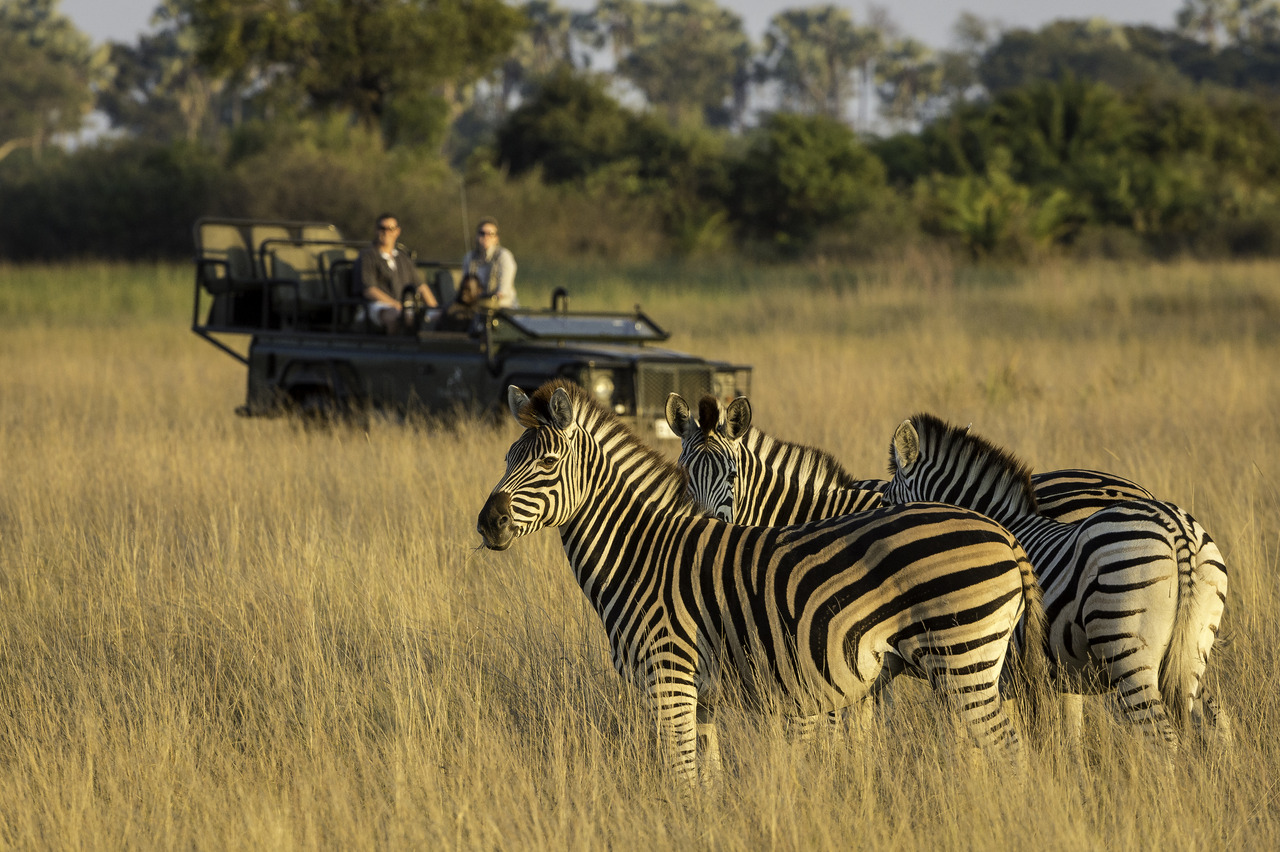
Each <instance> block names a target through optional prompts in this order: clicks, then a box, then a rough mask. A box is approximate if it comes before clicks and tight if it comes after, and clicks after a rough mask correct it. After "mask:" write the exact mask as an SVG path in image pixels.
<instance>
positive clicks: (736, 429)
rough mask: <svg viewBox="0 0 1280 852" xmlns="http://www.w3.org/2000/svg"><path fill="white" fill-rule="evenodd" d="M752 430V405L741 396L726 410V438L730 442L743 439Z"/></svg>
mask: <svg viewBox="0 0 1280 852" xmlns="http://www.w3.org/2000/svg"><path fill="white" fill-rule="evenodd" d="M750 428H751V403H750V402H748V401H747V398H746V397H745V396H740V397H738V398H737V399H735V400H734V401H733V402H731V403H729V406H728V407H727V408H725V410H724V436H725V437H726V438H728V439H729V440H730V441H736V440H738V439H739V438H741V437H742V436H743V435H744V434H746V431H747V430H748V429H750Z"/></svg>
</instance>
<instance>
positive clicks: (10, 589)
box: [0, 257, 1280, 852]
mask: <svg viewBox="0 0 1280 852" xmlns="http://www.w3.org/2000/svg"><path fill="white" fill-rule="evenodd" d="M559 283H568V284H569V286H570V287H571V290H572V292H573V293H574V305H575V307H606V306H607V307H613V308H618V307H626V306H629V305H630V304H632V303H633V302H637V301H639V302H641V303H642V304H643V305H644V307H645V308H646V309H647V310H648V311H649V312H650V313H651V314H652V315H653V316H655V317H656V318H657V319H658V320H659V321H660V322H662V323H664V324H665V325H667V326H668V327H669V328H670V329H671V331H672V332H673V339H672V344H673V345H674V346H676V347H677V348H681V349H685V350H689V351H694V352H697V353H699V354H704V355H713V356H719V357H727V358H731V359H737V360H742V361H745V362H748V363H751V364H754V365H755V375H754V383H753V388H752V403H753V407H754V410H755V423H756V425H758V426H759V427H761V428H763V429H765V430H766V431H769V432H771V433H773V434H775V435H778V436H780V437H784V438H788V439H792V440H799V441H804V442H807V443H812V444H815V445H817V446H821V447H824V448H826V449H828V450H830V451H831V452H832V453H834V454H835V455H836V456H837V457H838V458H839V459H841V460H842V461H843V462H844V464H845V466H846V467H848V468H849V469H850V470H851V471H852V472H854V473H855V474H857V475H860V476H866V477H872V476H881V475H883V472H884V467H885V462H886V455H887V445H888V440H889V436H890V434H891V432H892V430H893V428H894V427H895V426H896V425H897V424H898V423H899V422H901V421H902V420H903V419H904V418H905V417H907V416H909V415H911V414H912V413H914V412H917V411H922V410H927V411H931V412H934V413H936V414H939V415H941V416H943V417H945V418H947V419H949V420H952V421H957V422H962V423H970V422H971V423H972V424H973V427H974V428H975V429H976V430H978V431H980V432H981V433H982V434H984V435H986V436H987V437H989V438H991V439H993V440H995V441H997V442H999V443H1002V444H1004V445H1006V446H1008V447H1010V448H1012V449H1014V450H1016V451H1017V452H1018V453H1019V454H1020V455H1021V456H1022V457H1023V458H1025V459H1026V460H1027V461H1029V462H1030V463H1031V464H1032V465H1033V466H1034V467H1035V468H1037V469H1051V468H1057V467H1067V466H1082V467H1096V468H1103V469H1107V470H1110V471H1113V472H1115V473H1119V474H1122V475H1125V476H1129V477H1131V478H1133V479H1136V480H1137V481H1139V482H1141V483H1143V484H1144V485H1146V486H1147V487H1148V488H1150V489H1151V490H1152V491H1154V492H1156V493H1157V494H1159V495H1160V496H1162V497H1164V498H1166V499H1170V500H1173V501H1175V502H1177V503H1179V504H1181V505H1182V506H1184V507H1186V508H1187V509H1189V510H1190V511H1191V512H1193V513H1194V514H1195V515H1196V517H1197V518H1198V519H1199V520H1200V521H1201V522H1202V523H1203V524H1204V526H1205V527H1206V528H1207V529H1208V530H1209V531H1210V533H1211V534H1212V535H1213V536H1214V538H1215V539H1216V540H1217V542H1218V543H1219V545H1220V546H1221V548H1222V551H1223V553H1224V555H1225V557H1226V560H1227V563H1228V570H1229V573H1230V584H1231V586H1230V599H1229V601H1228V605H1227V613H1226V617H1225V623H1224V633H1225V636H1226V638H1227V640H1228V641H1227V642H1226V643H1224V644H1223V645H1221V646H1219V648H1218V649H1217V651H1216V652H1215V656H1214V658H1213V660H1212V663H1211V666H1210V676H1209V680H1210V685H1211V686H1212V688H1213V689H1214V691H1215V692H1216V693H1217V694H1218V695H1219V696H1220V698H1221V701H1222V704H1223V706H1224V707H1225V708H1226V709H1227V711H1228V712H1229V714H1230V715H1231V717H1232V722H1233V725H1234V729H1235V733H1236V744H1235V747H1234V749H1233V750H1231V751H1230V752H1225V753H1224V752H1219V751H1212V750H1206V749H1205V748H1203V747H1197V746H1194V745H1192V746H1191V747H1188V748H1187V749H1186V750H1185V753H1184V754H1182V755H1180V756H1179V757H1178V758H1177V759H1176V761H1175V762H1174V764H1173V766H1172V768H1166V767H1164V765H1163V764H1162V763H1161V761H1160V759H1159V758H1158V756H1155V755H1153V754H1151V753H1150V752H1149V751H1148V750H1147V748H1146V747H1145V746H1143V745H1142V744H1141V743H1140V742H1139V741H1138V740H1137V738H1136V737H1135V736H1134V735H1133V734H1132V732H1131V731H1129V730H1127V729H1126V728H1125V727H1124V726H1123V725H1122V724H1119V723H1117V722H1116V721H1115V718H1114V715H1113V714H1112V713H1111V711H1110V710H1109V709H1108V706H1107V704H1106V702H1105V701H1101V700H1098V701H1091V702H1089V703H1088V707H1087V718H1086V725H1087V733H1086V743H1085V745H1086V750H1085V760H1084V763H1083V765H1080V764H1077V763H1074V762H1072V761H1071V760H1070V759H1068V755H1067V752H1066V749H1064V748H1063V746H1062V743H1061V742H1060V741H1058V740H1056V739H1055V740H1051V741H1049V742H1047V743H1045V744H1044V745H1043V746H1042V747H1041V748H1040V749H1039V750H1038V751H1035V752H1033V753H1032V755H1031V758H1030V769H1029V770H1028V771H1027V773H1026V774H1024V775H1017V774H1014V773H1004V774H997V773H995V772H994V771H992V770H991V769H989V768H987V767H985V766H983V765H982V764H980V763H979V764H975V763H974V762H973V761H972V760H971V757H970V755H969V754H968V746H967V744H966V743H965V742H964V740H963V738H959V737H957V735H956V732H955V731H954V730H953V729H952V728H951V726H950V724H949V722H948V721H947V719H946V717H945V716H944V715H943V714H941V713H939V711H938V708H937V707H935V706H934V702H933V699H932V697H931V696H930V694H929V693H928V692H927V691H925V690H923V689H922V688H920V686H919V685H918V684H914V683H910V682H907V683H904V684H902V688H901V689H896V693H897V695H898V699H897V700H896V701H895V702H894V705H893V707H892V710H891V712H890V716H889V719H888V721H887V724H886V725H885V726H884V727H883V728H882V729H878V730H876V731H875V732H874V733H873V735H872V736H871V738H870V740H869V741H868V742H866V743H865V744H863V745H861V746H859V747H857V748H852V747H849V746H846V745H843V744H841V743H831V742H820V743H816V744H809V745H796V746H792V745H788V744H787V742H786V740H785V738H784V737H783V735H782V724H781V720H780V719H779V718H777V717H776V716H773V715H768V716H763V717H758V716H753V715H750V714H747V713H744V712H742V711H741V710H739V709H737V708H734V707H729V708H727V710H726V711H725V712H724V713H723V714H722V718H721V742H722V746H723V748H724V751H725V757H726V761H727V765H728V769H729V771H728V774H727V778H726V780H725V783H724V784H723V787H722V788H721V789H719V790H715V791H710V792H707V793H704V794H702V795H701V796H699V797H698V798H697V799H695V800H692V801H688V800H685V799H682V798H681V797H680V796H678V795H675V794H673V784H672V781H671V779H669V778H667V777H665V776H664V775H663V773H662V772H661V771H660V770H659V767H658V761H657V759H656V754H655V749H654V736H653V729H652V725H651V723H650V721H649V719H648V716H647V713H646V710H645V708H644V706H643V704H642V703H641V702H640V700H639V698H638V696H637V695H636V694H634V693H633V692H632V691H631V690H630V688H629V687H625V686H624V685H623V683H622V681H621V680H620V679H619V678H618V676H617V675H616V674H615V673H614V671H613V669H612V667H611V665H610V663H609V659H608V655H607V650H606V646H605V638H604V635H603V630H602V628H601V626H600V623H599V621H598V619H597V618H596V616H595V615H594V614H593V613H592V612H590V611H589V610H588V609H587V608H586V606H585V605H584V600H583V597H582V595H581V593H580V591H579V590H578V589H577V588H576V586H575V584H574V582H573V580H572V577H571V575H570V573H569V571H568V568H567V564H566V561H565V558H564V555H563V553H562V551H561V549H560V545H559V540H558V538H557V537H556V536H555V534H554V533H552V532H542V533H539V534H536V535H534V536H531V537H530V538H529V539H527V540H522V541H520V542H518V543H517V544H516V545H515V546H514V547H513V548H512V549H511V550H509V551H507V552H505V553H489V552H487V551H483V550H477V545H478V543H479V540H478V536H477V535H476V533H475V531H474V528H475V517H476V513H477V511H478V510H479V508H480V506H481V504H482V502H483V501H484V498H485V496H486V495H487V493H488V491H489V489H490V488H491V487H492V486H493V484H494V483H495V482H496V481H497V480H498V478H499V477H500V475H501V473H502V470H503V461H502V459H503V454H504V452H505V450H506V448H507V446H508V445H509V444H510V442H511V441H512V440H513V439H514V437H515V436H516V434H517V427H516V426H515V425H514V424H513V423H511V422H509V421H507V422H504V423H503V424H502V426H501V427H500V428H497V429H494V428H492V427H489V426H484V425H481V424H468V423H463V424H460V425H455V426H452V427H450V428H432V427H431V426H429V425H422V424H419V425H411V426H407V427H406V426H399V425H395V424H391V423H385V422H380V421H375V422H373V423H372V424H370V426H369V429H368V431H367V432H365V431H356V430H352V429H346V428H336V429H331V430H327V431H324V430H321V431H306V430H303V429H301V428H299V427H298V426H297V424H295V423H292V422H289V421H287V420H276V421H258V420H244V419H240V418H237V417H236V416H234V414H233V413H232V410H233V409H234V407H235V406H236V405H237V404H239V403H240V402H242V401H243V392H244V380H245V376H244V370H243V368H242V367H240V366H239V365H238V364H237V363H236V362H234V361H233V360H232V359H230V358H228V357H227V356H226V355H224V354H221V353H219V352H217V351H216V350H215V349H213V348H212V347H210V346H208V345H206V344H204V343H203V342H201V341H200V340H198V339H197V338H196V337H194V336H193V335H192V334H191V333H190V332H189V331H187V325H188V324H189V322H190V317H189V271H188V269H187V268H186V267H182V266H172V267H171V266H145V267H144V266H109V265H106V266H94V265H84V266H75V267H26V266H23V267H13V266H9V267H0V847H7V848H25V849H67V848H83V849H119V848H134V849H174V848H190V849H223V848H233V849H306V848H322V849H364V848H397V849H404V848H407V849H426V848H460V849H503V850H505V849H604V848H608V849H614V850H645V851H646V852H652V850H658V849H668V848H671V849H675V848H683V849H713V850H758V849H783V850H804V849H814V848H824V849H835V848H870V849H903V850H934V849H999V848H1036V849H1039V848H1045V849H1067V850H1093V849H1103V848H1107V849H1122V850H1138V849H1150V848H1157V847H1158V848H1163V849H1275V848H1280V733H1277V731H1276V728H1277V725H1280V690H1277V687H1276V685H1277V683H1278V682H1280V653H1278V651H1280V625H1278V624H1277V620H1276V617H1275V616H1276V613H1277V612H1278V611H1280V490H1278V489H1280V485H1278V483H1277V473H1278V472H1280V265H1275V264H1256V265H1249V264H1240V265H1199V264H1193V263H1185V264H1184V263H1179V264H1172V265H1159V266H1147V265H1142V266H1118V265H1105V266H1101V265H1100V266H1088V267H1074V266H1055V265H1049V266H1044V267H1041V268H1037V269H1029V270H1023V271H1017V272H996V271H991V270H982V271H973V270H965V269H957V268H954V267H953V266H951V265H950V264H948V263H946V262H942V261H937V260H935V259H931V258H928V257H915V258H906V259H903V260H902V261H900V262H899V263H896V264H893V265H889V266H883V267H875V268H868V269H858V270H850V269H841V268H833V267H810V268H806V269H781V270H779V269H768V270H765V269H751V268H746V267H735V266H724V267H719V268H704V269H698V270H692V271H691V270H688V269H681V268H678V267H671V268H661V269H659V268H647V269H638V270H629V271H622V272H619V271H617V270H605V269H592V268H583V269H577V270H573V271H571V272H568V273H562V272H559V271H556V270H551V269H547V268H538V267H537V265H536V264H533V263H529V264H525V265H524V266H522V270H521V282H520V286H521V291H522V300H523V301H524V302H525V303H526V304H540V303H542V302H543V301H545V299H546V295H547V294H548V293H549V292H550V290H551V288H552V287H553V286H555V285H556V284H559Z"/></svg>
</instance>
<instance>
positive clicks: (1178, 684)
mask: <svg viewBox="0 0 1280 852" xmlns="http://www.w3.org/2000/svg"><path fill="white" fill-rule="evenodd" d="M1180 520H1182V521H1184V523H1185V521H1186V520H1187V519H1186V518H1180ZM1206 539H1207V536H1206ZM1198 544H1200V543H1199V542H1196V541H1193V540H1192V539H1191V538H1190V537H1189V536H1188V535H1187V531H1186V527H1185V526H1184V524H1179V525H1178V526H1177V531H1176V532H1175V533H1174V536H1173V552H1174V559H1175V561H1176V562H1177V565H1178V598H1177V601H1176V609H1175V610H1174V615H1173V632H1172V635H1171V636H1170V638H1169V647H1168V648H1166V649H1165V652H1164V659H1163V660H1162V661H1161V665H1160V697H1161V699H1162V700H1163V701H1164V705H1165V711H1166V712H1167V713H1168V714H1169V722H1170V723H1171V724H1172V725H1173V727H1174V729H1175V730H1182V729H1184V727H1185V725H1186V724H1187V721H1188V719H1189V717H1190V714H1191V703H1192V700H1193V699H1194V697H1195V694H1196V691H1197V686H1198V683H1199V679H1200V676H1201V674H1202V672H1203V669H1202V667H1201V666H1199V665H1198V664H1197V663H1198V662H1199V659H1200V656H1201V651H1200V639H1201V636H1200V634H1201V631H1202V628H1203V627H1204V625H1202V624H1201V623H1200V619H1199V618H1197V617H1196V616H1197V614H1198V613H1199V612H1200V611H1201V609H1202V607H1201V606H1199V605H1198V604H1199V601H1197V598H1198V596H1199V595H1201V594H1205V593H1209V594H1212V593H1213V592H1212V590H1211V589H1206V588H1201V586H1202V585H1203V584H1199V583H1197V582H1196V568H1197V567H1198V565H1199V561H1200V560H1201V559H1202V558H1203V557H1204V556H1205V554H1204V553H1203V552H1202V550H1203V549H1204V548H1208V547H1212V548H1213V549H1214V551H1215V552H1216V550H1217V545H1215V544H1213V542H1212V541H1206V542H1205V543H1204V545H1203V547H1198V546H1197V545H1198Z"/></svg>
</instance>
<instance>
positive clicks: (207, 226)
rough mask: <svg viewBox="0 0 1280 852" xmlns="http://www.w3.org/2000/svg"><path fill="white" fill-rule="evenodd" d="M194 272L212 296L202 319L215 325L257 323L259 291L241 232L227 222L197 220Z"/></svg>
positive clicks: (258, 317)
mask: <svg viewBox="0 0 1280 852" xmlns="http://www.w3.org/2000/svg"><path fill="white" fill-rule="evenodd" d="M195 239H196V271H197V272H196V274H197V276H198V277H199V281H200V284H201V286H203V287H204V289H205V290H206V291H207V292H208V293H209V295H211V296H213V302H212V304H211V305H210V306H209V313H208V315H207V316H206V317H205V322H206V323H207V324H208V325H210V326H215V327H233V326H243V325H256V324H258V322H260V321H261V299H260V298H255V297H250V296H246V295H245V294H248V293H254V292H260V290H259V288H260V286H261V285H260V283H259V282H258V281H256V280H254V279H255V276H254V274H253V257H252V253H251V252H250V250H249V246H248V244H247V243H246V242H245V239H244V233H243V232H242V231H241V229H240V228H239V227H238V226H236V225H233V224H230V223H226V222H200V223H198V226H197V228H196V233H195Z"/></svg>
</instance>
